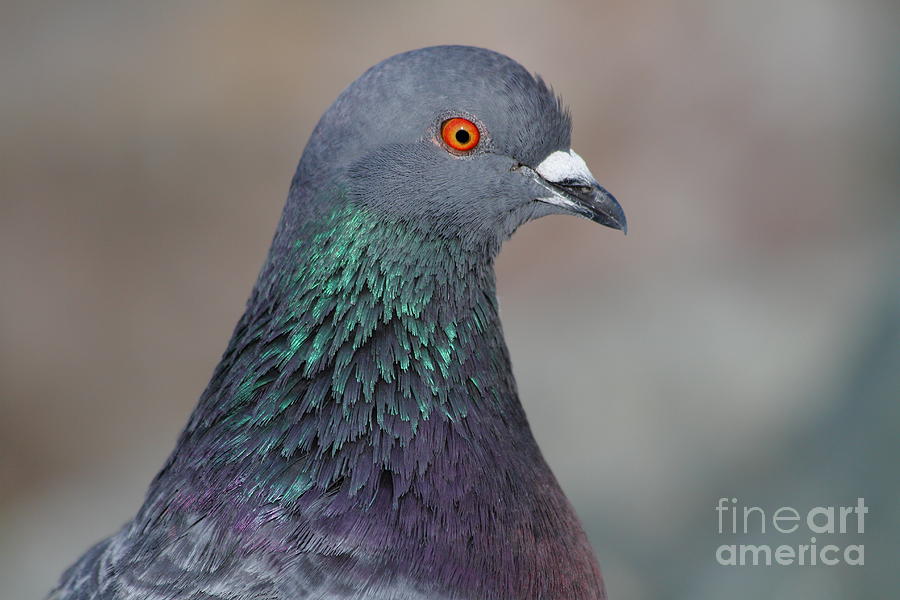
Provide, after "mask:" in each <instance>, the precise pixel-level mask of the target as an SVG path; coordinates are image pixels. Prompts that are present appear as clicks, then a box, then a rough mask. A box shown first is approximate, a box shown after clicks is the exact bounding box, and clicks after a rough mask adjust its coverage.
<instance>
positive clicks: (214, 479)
mask: <svg viewBox="0 0 900 600" xmlns="http://www.w3.org/2000/svg"><path fill="white" fill-rule="evenodd" d="M297 233H298V235H296V239H295V240H294V241H293V242H292V243H291V244H289V245H287V246H286V249H285V250H282V251H280V252H279V251H277V250H273V254H272V256H270V260H269V264H267V267H266V268H264V269H263V272H262V274H261V276H260V279H259V281H258V283H257V286H256V288H255V290H254V293H253V295H252V297H251V299H250V302H249V304H248V309H247V312H246V313H245V315H244V317H243V318H242V320H241V321H240V323H239V324H238V326H237V328H236V330H235V333H234V337H233V339H232V342H231V344H230V346H229V348H228V351H227V352H226V354H225V356H224V357H223V360H222V362H221V364H220V365H219V367H218V368H217V370H216V373H215V374H214V376H213V378H212V381H211V382H210V385H209V387H208V389H207V390H206V392H205V393H204V395H203V397H202V398H201V401H200V405H199V406H198V409H197V410H196V412H195V413H194V416H193V418H192V420H191V422H190V424H189V426H188V428H187V430H186V431H185V433H184V435H183V437H182V440H181V442H180V444H179V449H177V450H176V453H175V456H174V457H173V460H172V464H170V465H169V467H168V468H167V470H166V471H167V472H172V473H181V472H185V471H186V472H187V474H189V475H190V476H189V477H188V479H189V480H190V481H192V482H194V483H195V484H197V485H198V487H200V488H202V489H204V490H208V489H210V488H214V489H217V493H221V492H222V491H223V490H225V489H232V488H234V489H238V488H240V489H241V490H242V493H243V494H244V495H245V496H246V497H247V498H248V499H249V498H257V499H259V500H263V501H266V502H272V501H276V502H288V503H289V502H291V501H293V500H295V499H296V498H298V497H299V496H300V495H302V494H304V493H306V492H307V491H309V490H311V489H313V488H316V487H318V488H320V489H322V490H327V489H329V488H334V486H347V487H346V491H347V492H348V493H349V494H350V495H351V496H357V495H360V492H361V491H362V490H364V489H367V490H369V492H370V494H374V493H375V491H376V490H377V489H378V484H379V482H382V483H383V482H384V477H385V476H387V477H389V478H390V479H391V481H390V483H391V486H392V489H393V494H394V498H395V500H396V498H399V497H400V496H401V495H402V494H403V493H405V492H406V491H408V489H409V487H410V486H411V485H413V484H414V481H415V480H416V479H417V477H416V476H417V475H419V479H421V476H422V475H424V474H425V473H426V471H428V470H429V469H433V467H434V464H435V463H437V462H440V461H446V460H447V457H440V456H439V454H441V453H442V452H445V451H446V450H447V447H448V444H449V445H450V446H451V447H455V445H456V442H454V441H448V440H447V439H445V438H447V437H448V436H451V437H459V436H464V437H465V436H469V437H473V436H474V437H476V438H477V437H478V436H481V435H484V433H483V431H482V428H488V430H489V432H490V435H491V436H494V437H495V436H497V434H498V433H503V434H504V435H506V434H507V433H509V432H506V431H505V430H507V429H509V430H511V431H512V433H510V441H511V442H513V443H514V442H515V441H516V438H517V436H519V435H521V436H525V438H526V441H527V442H528V444H529V445H530V444H531V442H530V440H531V437H530V434H529V433H528V430H527V424H526V422H525V418H524V415H523V414H522V412H521V408H520V407H519V404H518V401H517V399H516V394H515V384H514V382H513V380H512V376H511V372H510V367H509V360H508V356H507V351H506V348H505V345H504V343H503V338H502V332H501V330H500V324H499V319H498V316H497V304H496V298H495V294H494V277H493V270H492V264H491V263H492V259H493V256H492V255H490V254H484V255H478V254H477V253H476V254H473V253H472V252H471V251H470V250H467V249H463V248H461V247H459V242H456V241H454V240H452V239H449V238H444V237H440V236H438V235H434V234H428V233H425V232H423V231H422V230H421V229H420V228H417V227H416V226H414V225H410V224H408V223H404V222H402V221H394V222H390V221H385V220H384V219H380V220H379V219H375V218H374V217H372V215H369V214H367V212H366V211H364V210H362V209H359V208H355V207H346V208H343V209H341V210H337V211H335V212H333V213H332V214H330V215H328V216H327V217H325V218H322V219H320V220H318V221H316V222H313V223H312V224H310V225H308V226H307V227H305V228H303V230H302V231H299V232H297ZM282 245H283V244H282ZM283 246H284V245H283ZM277 247H278V245H277V244H276V248H277ZM473 412H475V413H479V415H480V416H479V417H478V418H477V419H473V418H469V417H470V416H471V413H473ZM473 423H477V425H478V426H477V427H473ZM498 426H499V427H502V428H503V431H497V429H496V428H497V427H498ZM491 429H492V430H491ZM491 445H493V442H491V441H489V440H485V444H482V447H483V448H484V452H485V453H490V451H491V450H490V448H489V447H488V446H491ZM198 457H202V458H203V462H204V464H205V466H204V469H205V470H204V471H203V472H199V471H198V469H197V467H196V465H198V464H199V463H198V462H197V459H198ZM451 458H452V457H451ZM471 458H472V457H462V458H459V459H458V460H457V461H456V462H457V463H458V464H457V466H458V465H459V464H462V463H465V462H468V461H469V460H470V459H471ZM481 458H482V459H484V458H485V457H481Z"/></svg>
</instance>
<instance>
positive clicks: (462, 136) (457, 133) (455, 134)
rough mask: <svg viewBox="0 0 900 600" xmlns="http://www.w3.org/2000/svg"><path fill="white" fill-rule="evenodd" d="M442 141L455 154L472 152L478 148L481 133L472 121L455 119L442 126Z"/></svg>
mask: <svg viewBox="0 0 900 600" xmlns="http://www.w3.org/2000/svg"><path fill="white" fill-rule="evenodd" d="M441 139H443V140H444V144H445V145H446V146H447V148H449V149H450V150H452V151H454V152H471V151H472V150H474V149H475V148H476V146H478V142H479V141H480V140H481V132H480V131H479V130H478V127H477V126H476V125H475V123H473V122H472V121H470V120H468V119H463V118H462V117H454V118H452V119H447V120H446V121H444V122H443V123H442V124H441Z"/></svg>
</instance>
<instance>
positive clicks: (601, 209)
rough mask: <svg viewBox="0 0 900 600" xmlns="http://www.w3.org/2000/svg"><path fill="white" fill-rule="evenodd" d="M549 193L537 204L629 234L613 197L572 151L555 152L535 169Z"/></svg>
mask: <svg viewBox="0 0 900 600" xmlns="http://www.w3.org/2000/svg"><path fill="white" fill-rule="evenodd" d="M534 171H535V173H536V174H537V175H539V176H540V183H541V184H542V186H543V187H544V188H545V189H547V191H548V192H550V194H549V195H548V196H546V197H543V198H538V200H539V201H540V202H545V203H547V204H553V205H555V206H559V207H561V208H563V209H565V210H567V211H568V212H572V213H574V214H577V215H580V216H582V217H586V218H588V219H590V220H591V221H594V222H595V223H600V224H601V225H606V226H607V227H612V228H613V229H620V230H622V232H623V233H628V222H627V221H626V220H625V211H623V210H622V207H621V206H620V205H619V202H618V201H617V200H616V199H615V197H614V196H613V195H612V194H610V193H609V192H607V191H606V190H605V189H604V188H603V186H601V185H600V184H599V183H597V180H596V179H594V176H593V175H591V172H590V171H589V170H588V168H587V165H586V164H585V162H584V160H583V159H582V158H581V157H580V156H578V154H576V153H575V151H574V150H569V151H568V152H562V151H560V150H557V151H556V152H554V153H552V154H550V155H549V156H548V157H547V158H545V159H544V160H543V161H541V164H539V165H538V166H537V167H536V168H535V169H534Z"/></svg>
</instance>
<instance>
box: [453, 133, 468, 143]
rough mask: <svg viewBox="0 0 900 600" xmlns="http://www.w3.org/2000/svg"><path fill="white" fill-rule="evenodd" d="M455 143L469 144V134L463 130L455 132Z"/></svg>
mask: <svg viewBox="0 0 900 600" xmlns="http://www.w3.org/2000/svg"><path fill="white" fill-rule="evenodd" d="M456 141H457V142H459V143H460V144H468V143H469V132H468V131H466V130H465V129H460V130H459V131H457V132H456Z"/></svg>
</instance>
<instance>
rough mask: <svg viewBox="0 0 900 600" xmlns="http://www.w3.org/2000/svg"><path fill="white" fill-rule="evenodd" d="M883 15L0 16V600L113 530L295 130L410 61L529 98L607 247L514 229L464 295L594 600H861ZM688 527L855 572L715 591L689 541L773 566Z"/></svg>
mask: <svg viewBox="0 0 900 600" xmlns="http://www.w3.org/2000/svg"><path fill="white" fill-rule="evenodd" d="M897 17H898V10H897V6H896V4H894V3H892V2H888V1H884V2H878V1H868V0H860V1H854V2H847V1H843V0H761V1H756V2H741V1H737V0H687V1H684V2H668V1H666V0H637V1H634V0H627V1H626V0H617V1H609V2H589V1H584V2H577V1H556V2H547V1H531V0H517V1H515V2H496V3H486V2H480V1H479V2H472V1H467V0H461V1H454V2H425V1H422V2H415V3H401V2H344V1H340V0H333V1H332V2H328V3H321V4H318V3H316V4H307V3H300V2H242V3H241V2H220V1H217V2H211V1H207V2H201V1H196V2H179V3H172V2H145V3H115V2H78V3H74V2H60V3H57V4H49V3H43V2H41V3H36V2H35V3H26V2H19V3H10V2H2V3H0V288H2V293H0V590H2V592H0V596H2V597H3V598H9V599H19V598H21V599H26V598H38V597H41V596H42V595H43V594H44V593H46V592H47V590H48V589H49V588H50V587H51V585H52V584H53V582H54V580H55V579H56V577H57V576H58V575H59V573H60V572H61V570H62V569H63V568H64V567H65V566H66V565H68V564H69V563H71V562H72V561H73V560H74V559H75V558H76V556H77V555H78V554H79V553H80V552H82V551H83V550H84V549H86V548H87V547H88V545H89V544H91V543H93V542H94V541H96V540H98V539H99V538H101V537H103V536H105V535H107V534H109V533H111V532H112V531H114V530H115V529H116V528H117V527H118V526H119V525H120V524H121V523H122V522H124V521H125V520H126V519H128V518H129V517H130V516H131V515H132V514H133V513H134V512H135V510H136V509H137V508H138V506H139V505H140V503H141V500H142V496H143V493H144V490H145V487H146V485H147V484H148V482H149V481H150V479H151V478H152V477H153V475H154V474H155V472H156V470H157V469H158V468H159V466H160V465H161V464H162V462H163V461H164V459H165V457H166V456H167V454H168V452H169V451H170V449H171V447H172V445H173V443H174V441H175V438H176V436H177V434H178V432H179V431H180V429H181V427H182V425H183V424H184V422H185V420H186V419H187V416H188V415H189V413H190V411H191V409H192V407H193V405H194V402H195V400H196V398H197V397H198V395H199V393H200V392H201V390H202V389H203V387H204V385H205V384H206V381H207V378H208V376H209V375H210V373H211V371H212V368H213V366H214V365H215V363H216V361H217V359H218V357H219V355H220V353H221V352H222V351H223V350H224V348H225V345H226V342H227V340H228V337H229V334H230V332H231V329H232V327H233V325H234V323H235V321H236V320H237V318H238V316H239V315H240V313H241V312H242V308H243V304H244V301H245V298H246V296H247V295H248V293H249V290H250V287H251V285H252V283H253V281H254V278H255V275H256V271H257V269H258V268H259V266H260V264H261V262H262V260H263V257H264V255H265V252H266V249H267V247H268V244H269V241H270V239H271V236H272V233H273V231H274V227H275V224H276V221H277V219H278V216H279V213H280V210H281V207H282V203H283V200H284V197H285V194H286V191H287V187H288V182H289V180H290V178H291V175H292V173H293V170H294V167H295V165H296V162H297V160H298V158H299V156H300V152H301V150H302V149H303V146H304V144H305V142H306V138H307V136H308V135H309V133H310V132H311V130H312V128H313V126H314V125H315V123H316V120H317V119H318V117H319V115H320V114H321V113H322V112H323V110H324V109H325V108H326V107H327V106H328V105H329V103H330V102H331V101H332V100H333V99H334V98H335V96H336V95H337V94H338V93H339V92H340V91H341V89H343V87H344V86H346V85H347V84H348V83H349V82H350V81H352V80H353V79H354V78H355V77H357V76H358V75H359V74H360V73H361V72H362V71H363V70H365V69H366V68H367V67H369V66H370V65H371V64H373V63H375V62H376V61H378V60H380V59H382V58H385V57H387V56H389V55H391V54H394V53H395V52H398V51H403V50H407V49H411V48H414V47H419V46H425V45H432V44H437V43H466V44H475V45H481V46H487V47H490V48H493V49H495V50H499V51H502V52H504V53H507V54H509V55H511V56H513V57H514V58H516V59H517V60H519V61H520V62H521V63H523V64H524V65H526V66H527V67H528V68H530V69H532V70H534V71H537V72H539V73H541V74H542V75H544V76H545V77H546V78H547V79H548V80H549V81H550V82H551V83H552V84H553V85H554V87H555V88H556V89H557V91H558V92H560V93H561V94H562V95H563V96H564V97H565V99H566V100H567V102H568V103H569V104H570V106H571V109H572V112H573V114H574V122H575V130H574V147H575V148H576V149H577V150H578V152H579V153H581V154H582V155H583V156H584V157H585V159H586V160H587V162H588V164H589V165H590V166H591V167H592V170H593V171H594V173H595V175H596V176H597V177H598V179H599V180H600V181H601V182H602V183H603V184H604V185H605V186H606V187H607V188H608V189H610V190H611V191H612V192H613V193H615V194H616V195H617V196H618V198H619V199H620V200H621V202H622V204H623V205H624V207H625V210H626V212H627V214H628V219H629V224H630V233H629V234H628V236H627V237H623V236H621V235H619V234H617V233H615V232H613V231H611V230H608V229H603V228H600V227H597V226H595V225H593V224H591V223H589V222H586V221H580V220H577V219H574V218H564V217H551V218H547V219H544V220H542V221H539V222H536V223H532V224H529V225H527V226H526V227H524V228H523V229H522V230H521V231H520V232H519V233H518V234H517V235H516V236H515V237H514V238H513V240H512V241H511V242H510V243H509V244H508V245H507V247H506V248H505V250H504V252H503V254H502V256H501V257H500V259H499V264H498V273H499V274H498V276H499V291H500V300H501V304H502V308H503V317H504V322H505V328H506V331H507V336H508V341H509V344H510V348H511V352H512V356H513V361H514V365H515V368H516V372H517V376H518V379H519V384H520V389H521V395H522V399H523V402H524V403H525V404H526V408H527V410H528V412H529V415H530V418H531V421H532V424H533V427H534V429H535V433H536V435H537V437H538V439H539V441H540V443H541V444H542V447H543V449H544V452H545V454H546V456H547V458H548V460H549V462H550V463H551V465H552V466H553V467H554V469H555V472H556V474H557V476H558V477H559V479H560V481H561V483H562V485H563V487H564V488H565V489H566V490H567V492H568V493H569V494H570V496H571V499H572V501H573V502H574V504H575V505H576V508H577V509H578V511H579V514H580V515H581V516H582V517H583V519H584V522H585V526H586V528H587V529H588V531H589V534H590V536H591V539H592V540H593V542H594V545H595V547H596V550H597V553H598V554H599V556H600V560H601V564H602V566H603V568H604V571H605V575H606V579H607V584H608V588H609V592H610V596H611V598H613V599H614V600H626V599H627V600H643V599H656V598H667V599H673V598H674V599H681V598H683V599H688V598H690V599H699V598H703V599H705V598H710V599H712V598H730V599H744V598H747V599H750V598H754V599H756V598H778V599H806V598H809V599H817V600H827V599H832V598H834V599H844V598H848V599H849V598H854V599H856V598H876V597H887V596H888V595H890V594H892V593H895V592H896V590H897V589H898V575H897V570H896V566H897V564H898V558H900V548H898V546H900V501H898V500H900V477H898V468H897V461H898V450H900V443H898V442H900V402H898V400H900V261H898V258H900V236H898V233H900V211H898V185H897V184H898V180H897V167H898V150H900V144H898V114H897V107H898V106H900V78H898V73H900V62H898V58H897V57H898V56H900V53H898V52H897V46H896V42H895V40H896V34H897V31H898V29H897V26H898V19H897ZM719 497H736V498H738V499H739V503H740V504H741V505H758V506H761V507H764V508H766V509H767V510H774V509H775V508H777V507H780V506H785V505H786V506H794V507H797V508H799V509H809V508H810V507H813V506H817V505H842V504H843V505H851V504H855V502H856V498H857V497H864V498H865V499H866V503H867V505H868V506H869V507H870V513H869V515H868V516H867V521H866V531H865V534H863V535H861V536H858V538H859V539H857V538H853V537H852V536H839V537H840V539H839V540H838V543H841V544H847V543H859V542H860V541H862V542H863V543H864V544H865V545H866V556H865V559H866V565H865V566H863V567H839V566H836V567H821V566H819V567H790V568H789V567H768V568H764V567H755V568H754V567H731V568H728V567H723V566H720V565H718V564H717V563H716V561H715V549H716V547H717V546H718V545H719V544H721V543H742V542H746V543H767V544H772V545H777V544H780V543H784V542H785V540H786V539H787V537H788V536H779V535H767V536H761V537H759V536H757V537H753V536H747V537H746V538H741V537H738V538H735V537H726V538H723V536H719V535H717V534H716V523H717V522H716V513H715V512H714V510H713V507H714V506H715V504H716V503H717V501H718V498H719ZM806 537H808V534H807V536H806ZM806 537H804V536H800V537H799V538H797V539H792V541H791V542H790V543H793V544H797V543H808V540H807V539H806ZM854 540H856V541H854ZM820 543H824V542H822V541H820Z"/></svg>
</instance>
